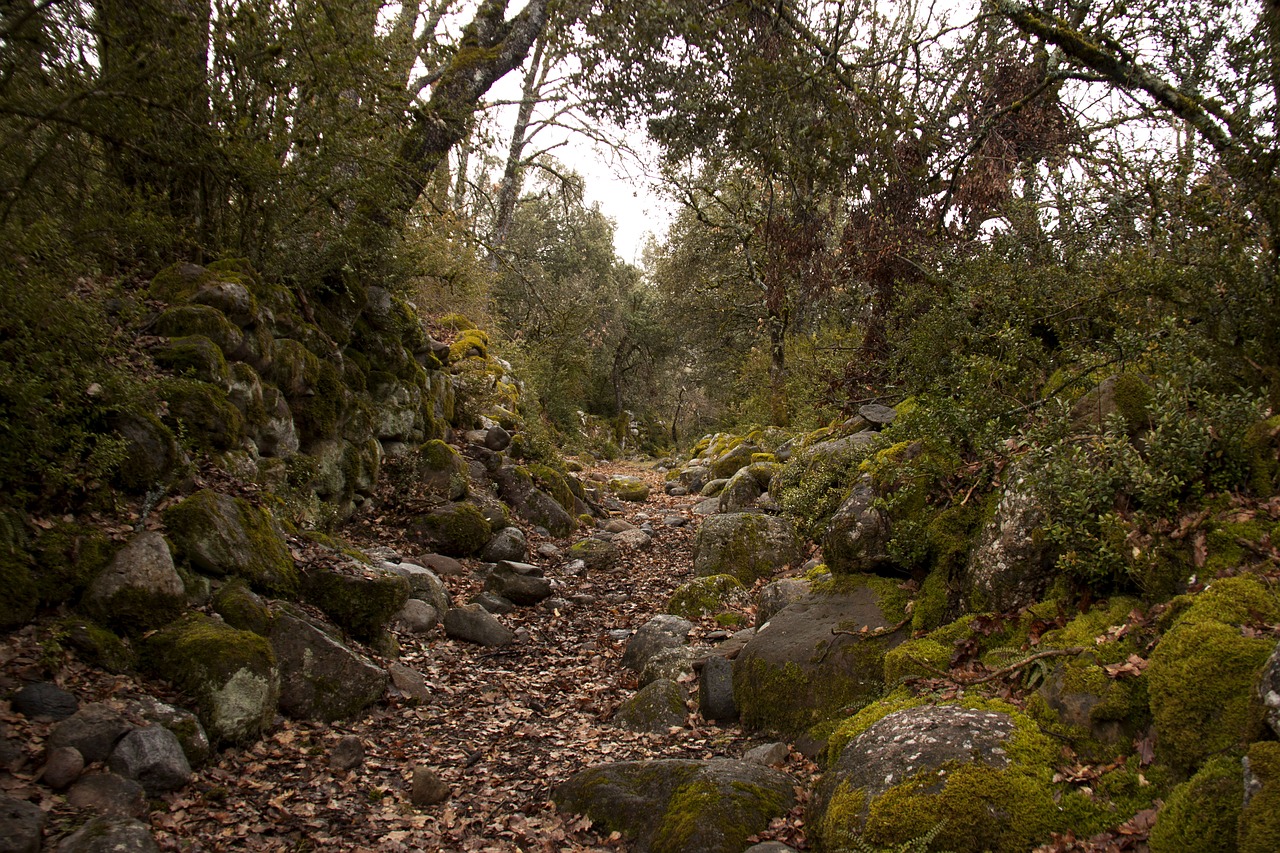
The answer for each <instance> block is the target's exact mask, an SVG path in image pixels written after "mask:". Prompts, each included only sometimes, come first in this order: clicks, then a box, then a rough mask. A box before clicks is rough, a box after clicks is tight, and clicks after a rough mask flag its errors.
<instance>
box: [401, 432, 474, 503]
mask: <svg viewBox="0 0 1280 853" xmlns="http://www.w3.org/2000/svg"><path fill="white" fill-rule="evenodd" d="M412 471H413V475H414V477H416V478H417V480H418V481H419V483H420V484H421V485H423V486H425V487H426V488H427V489H428V490H430V491H431V492H433V493H435V494H437V495H441V496H443V497H446V498H448V499H449V500H451V501H457V500H461V499H462V498H464V497H466V496H467V491H468V486H467V463H466V460H465V459H463V458H462V455H461V454H460V453H458V451H456V450H454V449H453V448H452V447H451V446H449V445H448V444H446V443H445V442H443V441H441V440H440V439H438V438H433V439H431V440H430V441H428V442H426V443H425V444H423V445H421V446H420V447H418V449H417V452H416V453H415V454H414V457H413V465H412Z"/></svg>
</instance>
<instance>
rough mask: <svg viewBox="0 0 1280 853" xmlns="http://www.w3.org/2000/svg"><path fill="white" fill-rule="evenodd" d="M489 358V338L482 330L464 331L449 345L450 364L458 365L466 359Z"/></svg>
mask: <svg viewBox="0 0 1280 853" xmlns="http://www.w3.org/2000/svg"><path fill="white" fill-rule="evenodd" d="M488 357H489V336H488V335H487V334H485V333H484V332H483V331H481V330H480V329H464V330H462V331H461V332H459V333H458V336H457V337H456V338H454V340H453V343H451V344H449V363H450V364H456V363H458V362H460V361H462V360H464V359H468V358H479V359H486V358H488Z"/></svg>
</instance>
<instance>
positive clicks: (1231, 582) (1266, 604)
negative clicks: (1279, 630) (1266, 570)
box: [1175, 575, 1280, 626]
mask: <svg viewBox="0 0 1280 853" xmlns="http://www.w3.org/2000/svg"><path fill="white" fill-rule="evenodd" d="M1185 601H1190V607H1189V608H1187V609H1185V610H1184V611H1182V612H1181V613H1180V614H1179V616H1178V621H1179V622H1202V621H1206V620H1213V621H1216V622H1225V623H1226V624H1228V625H1236V626H1239V625H1244V624H1245V623H1247V622H1249V621H1251V620H1254V621H1259V622H1277V621H1280V596H1277V595H1276V592H1275V590H1273V589H1272V588H1271V587H1269V586H1267V584H1266V583H1265V582H1264V581H1262V580H1260V579H1259V578H1258V577H1257V576H1255V575H1241V576H1239V577H1234V578H1220V579H1218V580H1215V581H1214V582H1213V583H1212V584H1210V585H1209V586H1208V587H1207V588H1206V589H1205V590H1204V592H1201V593H1200V594H1198V595H1194V596H1188V597H1186V598H1185V599H1184V600H1183V602H1185ZM1183 602H1175V606H1176V605H1179V604H1181V603H1183Z"/></svg>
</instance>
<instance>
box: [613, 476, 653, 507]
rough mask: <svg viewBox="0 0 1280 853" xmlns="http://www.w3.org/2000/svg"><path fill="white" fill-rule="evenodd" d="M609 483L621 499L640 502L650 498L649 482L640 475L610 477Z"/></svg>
mask: <svg viewBox="0 0 1280 853" xmlns="http://www.w3.org/2000/svg"><path fill="white" fill-rule="evenodd" d="M607 485H608V488H609V491H610V492H611V493H613V494H614V495H616V496H617V497H618V499H619V500H624V501H630V502H632V503H640V502H641V501H645V500H648V498H649V484H648V483H646V482H645V481H644V480H642V479H640V478H639V477H610V478H609V482H608V484H607Z"/></svg>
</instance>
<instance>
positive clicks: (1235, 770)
mask: <svg viewBox="0 0 1280 853" xmlns="http://www.w3.org/2000/svg"><path fill="white" fill-rule="evenodd" d="M1243 803H1244V771H1243V770H1242V769H1241V767H1240V759H1239V757H1237V756H1234V755H1219V756H1216V757H1214V758H1211V759H1209V760H1208V761H1207V762H1205V765H1204V766H1203V767H1201V768H1200V770H1199V772H1197V773H1196V775H1194V776H1192V777H1191V778H1190V779H1188V780H1187V781H1186V782H1183V783H1182V784H1181V785H1179V786H1178V787H1176V788H1174V789H1173V793H1172V794H1171V795H1170V796H1169V799H1168V800H1167V801H1166V802H1165V804H1164V808H1162V809H1161V810H1160V814H1159V816H1158V817H1157V818H1156V825H1155V826H1154V827H1152V829H1151V836H1150V839H1149V841H1148V843H1149V844H1150V847H1151V853H1187V851H1192V850H1206V851H1207V850H1235V849H1236V835H1237V824H1238V823H1239V821H1240V809H1241V807H1242V805H1243Z"/></svg>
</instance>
